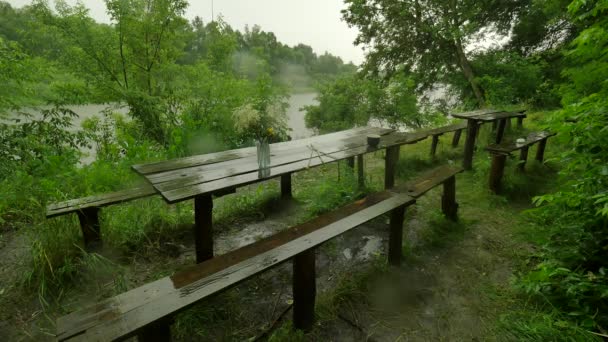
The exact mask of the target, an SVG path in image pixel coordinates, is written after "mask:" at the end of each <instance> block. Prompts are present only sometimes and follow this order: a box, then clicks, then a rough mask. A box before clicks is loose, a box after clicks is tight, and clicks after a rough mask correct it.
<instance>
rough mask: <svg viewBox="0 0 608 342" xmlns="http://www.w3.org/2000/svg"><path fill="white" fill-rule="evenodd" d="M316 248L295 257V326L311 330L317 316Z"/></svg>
mask: <svg viewBox="0 0 608 342" xmlns="http://www.w3.org/2000/svg"><path fill="white" fill-rule="evenodd" d="M316 295H317V283H316V279H315V248H311V249H309V250H307V251H304V252H302V253H300V254H298V255H296V256H295V257H294V258H293V326H294V328H296V329H300V330H304V331H310V330H311V329H312V326H313V323H314V318H315V297H316Z"/></svg>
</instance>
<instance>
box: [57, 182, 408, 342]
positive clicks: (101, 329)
mask: <svg viewBox="0 0 608 342" xmlns="http://www.w3.org/2000/svg"><path fill="white" fill-rule="evenodd" d="M414 202H415V200H414V199H413V198H411V197H410V196H408V195H406V194H398V193H391V192H383V193H379V194H376V195H375V196H371V197H368V198H367V199H365V200H362V201H359V202H357V203H353V204H351V205H349V206H346V207H344V208H342V209H339V210H338V211H336V212H335V213H330V215H329V216H327V215H324V216H321V217H319V218H317V219H315V220H313V221H311V222H309V223H306V224H304V225H300V226H296V227H293V228H290V229H288V230H286V231H284V232H281V233H279V234H277V235H276V236H272V237H269V238H266V239H263V240H260V241H258V242H256V243H254V244H253V245H250V246H246V247H244V248H241V249H239V250H236V251H233V252H230V253H228V254H225V255H222V256H219V257H217V258H214V259H212V260H208V261H206V262H203V263H201V264H199V265H196V266H193V267H192V268H191V269H189V270H186V271H184V272H180V273H179V274H176V275H174V276H173V277H165V278H162V279H160V280H157V281H155V282H152V283H149V284H147V285H144V286H142V287H140V288H136V289H133V290H131V291H129V292H126V293H123V294H121V295H119V296H116V297H114V298H112V299H109V300H106V301H104V302H102V303H99V304H97V305H95V306H93V307H91V308H87V309H84V310H81V311H78V312H75V313H72V314H70V315H67V316H64V317H62V318H60V319H59V320H58V321H57V329H58V334H57V338H58V340H60V341H63V340H67V339H70V340H73V341H114V340H117V339H122V338H125V337H129V336H132V335H134V334H136V333H137V331H138V330H140V329H142V328H144V327H146V326H148V325H150V324H153V323H154V322H156V321H158V320H160V319H163V318H164V317H167V316H170V315H173V314H174V313H177V312H179V311H181V310H183V309H185V308H187V307H189V306H190V305H192V304H194V303H196V302H197V301H199V300H201V299H202V298H205V297H207V296H210V295H212V294H214V293H217V292H219V291H222V290H224V289H226V288H228V287H230V286H232V285H235V284H237V283H239V282H241V281H243V280H244V279H247V278H249V277H251V276H253V275H255V274H258V273H260V272H262V271H264V270H267V269H269V268H271V267H273V266H276V265H277V264H280V263H282V262H284V261H286V260H288V259H290V258H293V257H294V256H296V255H298V254H300V253H302V252H304V251H307V250H309V249H311V248H314V247H316V246H318V245H320V244H322V243H324V242H326V241H328V240H330V239H332V238H334V237H336V236H338V235H340V234H343V233H344V232H346V231H349V230H351V229H353V228H355V227H357V226H359V225H361V224H363V223H365V222H367V221H370V220H372V219H374V218H376V217H378V216H380V215H382V214H384V213H387V212H389V211H391V210H393V209H395V208H398V207H401V206H407V205H410V204H412V203H414ZM333 215H336V216H333ZM337 217H342V218H340V219H336V218H337ZM326 222H329V223H328V224H325V223H326Z"/></svg>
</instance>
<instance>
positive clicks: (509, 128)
mask: <svg viewBox="0 0 608 342" xmlns="http://www.w3.org/2000/svg"><path fill="white" fill-rule="evenodd" d="M505 130H507V131H510V130H511V118H506V119H505Z"/></svg>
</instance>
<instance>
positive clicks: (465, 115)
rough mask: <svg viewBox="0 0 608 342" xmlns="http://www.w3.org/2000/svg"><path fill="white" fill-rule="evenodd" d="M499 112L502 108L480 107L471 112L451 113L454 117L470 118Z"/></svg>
mask: <svg viewBox="0 0 608 342" xmlns="http://www.w3.org/2000/svg"><path fill="white" fill-rule="evenodd" d="M497 112H501V110H500V109H478V110H472V111H469V112H462V113H451V114H450V115H451V116H452V117H454V118H459V119H469V118H471V117H473V116H479V115H486V114H492V113H497Z"/></svg>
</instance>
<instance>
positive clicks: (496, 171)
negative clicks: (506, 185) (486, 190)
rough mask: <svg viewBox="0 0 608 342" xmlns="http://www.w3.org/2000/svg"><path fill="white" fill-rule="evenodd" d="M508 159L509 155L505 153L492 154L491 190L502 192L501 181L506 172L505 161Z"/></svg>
mask: <svg viewBox="0 0 608 342" xmlns="http://www.w3.org/2000/svg"><path fill="white" fill-rule="evenodd" d="M506 161H507V156H506V155H504V154H494V155H492V168H491V169H490V181H489V183H490V190H492V191H493V192H494V193H496V194H498V193H500V188H501V185H500V182H501V180H502V176H503V174H504V172H505V162H506Z"/></svg>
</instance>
